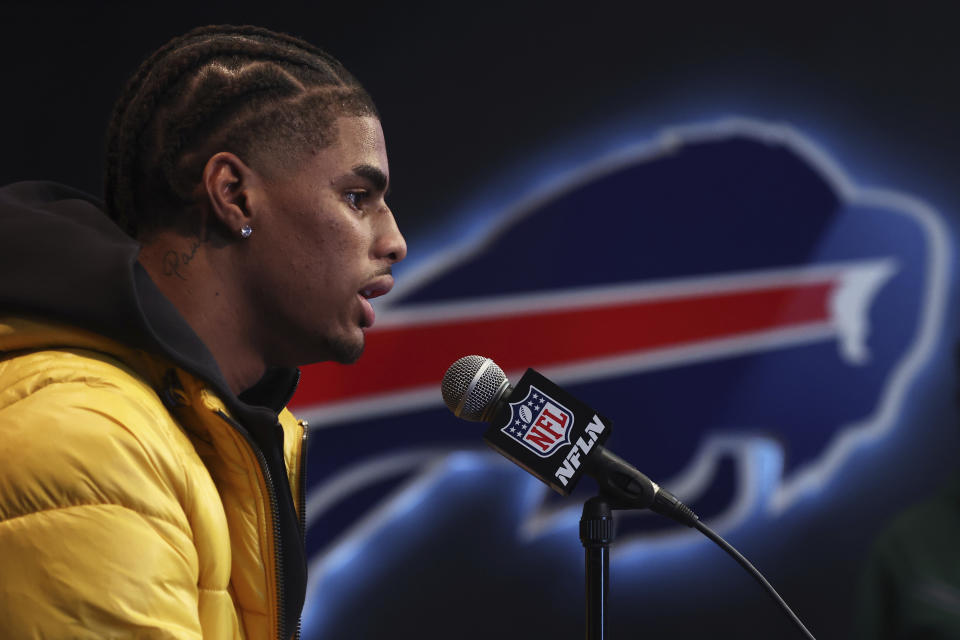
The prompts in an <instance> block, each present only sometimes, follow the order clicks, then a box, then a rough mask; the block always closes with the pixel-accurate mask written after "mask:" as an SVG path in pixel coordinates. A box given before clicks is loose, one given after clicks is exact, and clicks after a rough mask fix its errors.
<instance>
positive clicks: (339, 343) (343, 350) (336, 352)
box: [330, 337, 366, 364]
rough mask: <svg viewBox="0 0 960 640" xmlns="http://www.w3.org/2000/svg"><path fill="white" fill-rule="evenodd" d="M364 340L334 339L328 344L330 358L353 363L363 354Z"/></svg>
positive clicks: (344, 362) (342, 362) (335, 360)
mask: <svg viewBox="0 0 960 640" xmlns="http://www.w3.org/2000/svg"><path fill="white" fill-rule="evenodd" d="M365 342H366V341H365V340H364V339H363V337H361V338H360V339H359V340H336V341H334V342H332V343H331V344H330V352H331V355H332V356H333V357H332V358H331V360H333V361H334V362H339V363H340V364H353V363H354V362H356V361H357V360H359V359H360V356H362V355H363V347H364V345H365Z"/></svg>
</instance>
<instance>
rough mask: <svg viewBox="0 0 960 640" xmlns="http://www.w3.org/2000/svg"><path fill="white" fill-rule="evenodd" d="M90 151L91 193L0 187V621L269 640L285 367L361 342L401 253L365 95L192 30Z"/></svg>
mask: <svg viewBox="0 0 960 640" xmlns="http://www.w3.org/2000/svg"><path fill="white" fill-rule="evenodd" d="M106 160H107V161H106V176H105V193H104V199H105V202H104V205H103V207H101V204H100V203H99V201H97V200H95V199H94V198H92V197H90V196H87V195H85V194H83V193H80V192H77V191H74V190H71V189H68V188H66V187H62V186H59V185H55V184H51V183H19V184H15V185H11V186H8V187H5V188H3V189H0V219H2V221H3V228H4V229H5V233H4V234H3V235H2V236H0V245H2V249H0V268H2V269H3V278H2V279H0V352H2V353H0V460H2V464H0V567H3V580H2V581H0V628H2V629H3V635H4V637H10V638H19V637H44V638H68V637H69V638H86V637H89V638H104V637H128V636H129V637H133V636H136V637H142V638H153V637H156V638H161V637H162V638H200V637H203V638H240V637H246V638H289V637H291V636H292V635H293V634H294V633H295V632H296V628H297V624H298V619H299V615H300V610H301V608H302V606H303V594H304V586H305V583H306V569H305V562H304V551H303V539H302V535H303V527H302V522H303V517H304V514H303V501H304V495H303V491H304V487H303V460H304V453H305V439H306V434H305V428H304V425H301V424H299V423H298V422H297V421H296V420H295V419H294V418H293V417H292V416H291V414H290V413H289V412H288V411H287V410H286V409H285V408H284V405H285V404H286V402H287V401H288V400H289V398H290V396H291V394H292V393H293V391H294V388H295V386H296V383H297V379H298V376H299V374H298V372H297V370H296V369H295V367H297V366H299V365H302V364H307V363H312V362H317V361H322V360H335V361H338V362H352V361H353V360H355V359H356V358H358V357H359V356H360V353H361V352H362V350H363V344H364V328H365V327H369V326H370V325H372V324H373V322H374V313H373V309H372V307H371V306H370V303H369V299H370V298H373V297H376V296H379V295H383V294H385V293H387V292H388V291H389V290H390V288H391V286H392V284H393V280H392V277H391V275H390V272H391V266H392V265H393V263H395V262H397V261H399V260H402V259H403V257H404V255H405V253H406V245H405V243H404V239H403V236H402V235H401V234H400V232H399V230H398V229H397V226H396V223H395V221H394V218H393V214H392V212H391V211H390V209H389V208H388V207H387V205H386V202H385V200H384V197H385V193H386V190H387V186H388V182H389V169H388V165H387V156H386V151H385V146H384V139H383V132H382V130H381V128H380V122H379V118H378V115H377V112H376V109H375V107H374V105H373V103H372V101H371V100H370V97H369V96H368V95H367V93H366V92H365V91H364V89H363V88H362V87H361V86H360V85H359V83H358V82H357V81H356V80H355V79H354V78H353V77H352V76H351V75H350V74H349V73H348V72H347V71H346V70H345V69H344V68H343V67H342V66H341V65H340V63H339V62H337V61H336V60H335V59H333V58H332V57H330V56H329V55H328V54H326V53H324V52H323V51H321V50H319V49H317V48H315V47H313V46H311V45H309V44H307V43H306V42H303V41H301V40H297V39H295V38H292V37H289V36H286V35H283V34H278V33H273V32H270V31H267V30H264V29H259V28H254V27H229V26H217V27H205V28H201V29H196V30H194V31H191V32H190V33H188V34H186V35H184V36H181V37H178V38H175V39H174V40H172V41H171V42H169V43H168V44H166V45H165V46H163V47H162V48H160V49H159V50H158V51H156V52H155V53H154V54H153V55H151V56H150V57H149V58H148V59H147V60H146V61H145V62H144V63H143V64H142V65H141V67H140V68H139V69H138V70H137V72H136V73H135V74H134V76H133V77H132V78H131V79H130V81H129V82H128V84H127V85H126V87H125V88H124V89H123V92H122V94H121V96H120V98H119V100H118V102H117V105H116V108H115V110H114V114H113V118H112V121H111V123H110V126H109V130H108V133H107V159H106ZM104 209H105V211H106V212H105V213H104Z"/></svg>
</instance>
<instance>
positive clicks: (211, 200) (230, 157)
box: [201, 151, 259, 238]
mask: <svg viewBox="0 0 960 640" xmlns="http://www.w3.org/2000/svg"><path fill="white" fill-rule="evenodd" d="M258 181H259V178H258V176H257V174H256V172H254V171H253V170H252V169H251V168H250V167H249V166H248V165H247V164H246V163H245V162H244V161H243V160H241V159H240V158H238V157H237V156H235V155H234V154H232V153H230V152H228V151H221V152H219V153H216V154H214V155H212V156H210V159H209V160H207V164H206V165H205V166H204V168H203V181H202V183H201V186H202V188H203V190H204V197H205V198H206V201H207V203H208V205H209V207H210V216H211V220H210V222H211V223H213V222H214V221H217V222H219V223H220V226H221V228H220V231H221V232H222V233H223V234H225V235H226V236H227V237H236V238H240V237H242V236H241V230H242V229H243V228H244V227H250V226H252V224H253V212H252V211H251V206H250V205H251V200H256V197H255V196H254V197H252V198H251V196H253V193H252V192H253V191H255V190H256V188H257V184H258Z"/></svg>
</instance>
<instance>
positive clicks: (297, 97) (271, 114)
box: [104, 25, 377, 236]
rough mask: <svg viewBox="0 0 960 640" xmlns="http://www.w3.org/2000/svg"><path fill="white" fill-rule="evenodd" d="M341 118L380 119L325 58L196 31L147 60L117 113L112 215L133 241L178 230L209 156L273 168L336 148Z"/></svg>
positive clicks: (274, 43) (239, 30) (264, 40)
mask: <svg viewBox="0 0 960 640" xmlns="http://www.w3.org/2000/svg"><path fill="white" fill-rule="evenodd" d="M341 115H373V116H377V112H376V108H375V107H374V105H373V101H372V100H371V99H370V96H369V95H368V94H367V92H366V91H365V90H364V89H363V87H362V86H361V85H360V83H359V82H358V81H357V80H356V79H355V78H354V77H353V76H352V75H351V74H350V72H348V71H347V70H346V69H345V68H344V67H343V65H342V64H340V63H339V62H338V61H337V60H336V59H335V58H333V57H332V56H331V55H329V54H328V53H326V52H324V51H323V50H321V49H319V48H317V47H315V46H313V45H311V44H309V43H307V42H304V41H303V40H300V39H298V38H294V37H293V36H289V35H287V34H283V33H276V32H273V31H270V30H267V29H263V28H260V27H252V26H231V25H215V26H208V27H200V28H197V29H194V30H192V31H190V32H189V33H186V34H184V35H182V36H179V37H176V38H174V39H172V40H170V41H169V42H168V43H166V44H165V45H163V46H162V47H160V48H159V49H157V50H156V51H155V52H154V53H153V54H152V55H151V56H150V57H149V58H147V59H146V60H145V61H144V62H143V64H141V65H140V68H139V69H137V71H136V73H134V75H133V76H132V77H131V78H130V80H129V81H128V82H127V84H126V86H125V87H124V89H123V91H122V93H121V95H120V97H119V99H118V100H117V103H116V105H115V106H114V110H113V115H112V117H111V119H110V125H109V127H108V129H107V140H106V163H105V174H104V201H105V202H106V206H107V213H108V214H109V215H110V217H111V218H113V219H114V220H115V221H116V222H117V223H118V224H119V225H120V226H121V227H122V228H124V229H125V230H126V231H127V233H128V234H130V235H131V236H138V235H142V234H144V233H149V232H150V231H152V230H155V229H158V228H161V227H164V226H172V225H174V224H177V223H178V222H179V221H180V220H179V219H178V218H179V217H180V216H182V212H183V210H184V208H185V206H186V205H187V204H189V203H190V202H191V200H192V195H191V194H192V192H193V190H194V189H195V187H196V185H197V184H198V183H199V181H200V179H201V177H202V174H203V167H204V165H205V163H206V161H207V159H208V158H209V157H210V156H211V155H212V154H214V153H217V152H219V151H229V152H231V153H234V154H236V155H237V156H238V157H240V158H241V159H242V160H243V161H244V162H246V163H247V164H249V165H251V166H254V167H258V168H266V165H269V164H270V163H273V162H276V161H283V160H284V159H289V158H291V157H295V156H298V155H299V153H302V152H303V151H307V150H311V149H320V148H323V147H325V146H328V145H329V144H331V143H332V142H333V140H334V137H335V134H336V132H335V131H334V130H333V121H334V120H335V119H336V118H337V117H338V116H341Z"/></svg>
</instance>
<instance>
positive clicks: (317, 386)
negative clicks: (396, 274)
mask: <svg viewBox="0 0 960 640" xmlns="http://www.w3.org/2000/svg"><path fill="white" fill-rule="evenodd" d="M835 286H836V281H835V280H832V279H831V280H828V281H820V282H813V283H802V284H790V285H786V286H781V287H773V288H764V289H758V290H746V291H744V290H740V291H733V292H723V293H716V294H697V295H695V296H686V297H667V298H660V299H642V300H635V301H629V300H628V301H619V302H616V303H611V304H607V305H603V306H591V307H588V308H568V309H551V310H547V311H538V310H537V309H536V308H531V309H529V310H526V311H523V312H514V313H511V314H510V315H502V316H496V317H484V318H480V319H474V320H470V319H457V320H448V321H442V322H434V323H431V322H429V321H425V322H424V323H422V324H417V325H409V326H397V327H386V328H383V329H377V328H373V329H371V330H370V331H368V332H367V346H366V350H365V352H364V355H363V357H362V358H361V359H360V360H359V362H357V364H353V365H349V366H343V365H338V364H333V363H323V364H318V365H311V366H308V367H305V368H304V371H303V379H302V382H301V385H300V388H299V389H298V391H297V393H296V395H295V396H294V399H293V403H292V404H293V405H294V406H309V405H318V404H322V403H327V402H333V401H340V400H347V399H356V398H359V397H361V396H367V395H372V394H380V393H392V392H399V391H403V390H407V389H414V388H418V387H423V386H427V385H431V384H435V385H437V389H438V390H437V393H438V394H439V393H440V392H439V384H440V380H441V379H442V378H443V374H444V372H446V370H447V367H449V366H450V365H451V364H452V363H453V362H454V361H455V360H456V359H457V358H459V357H461V356H464V355H469V354H480V355H484V356H488V357H490V358H492V359H493V360H494V362H496V363H497V364H499V365H500V366H501V367H502V368H503V369H504V370H505V371H515V370H521V369H526V368H527V367H534V368H543V367H547V366H550V365H559V364H571V363H576V362H579V361H585V360H593V359H596V358H603V357H610V356H617V355H622V354H628V353H640V352H644V351H652V350H658V349H664V348H670V347H680V346H686V345H692V344H695V343H698V342H703V341H708V340H717V339H722V338H733V337H737V336H740V335H746V334H751V333H755V332H760V331H768V330H772V329H786V328H790V327H796V326H801V325H807V324H812V323H823V322H827V321H829V319H830V312H829V308H828V300H829V296H830V293H831V291H832V290H833V289H834V287H835Z"/></svg>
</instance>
